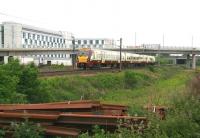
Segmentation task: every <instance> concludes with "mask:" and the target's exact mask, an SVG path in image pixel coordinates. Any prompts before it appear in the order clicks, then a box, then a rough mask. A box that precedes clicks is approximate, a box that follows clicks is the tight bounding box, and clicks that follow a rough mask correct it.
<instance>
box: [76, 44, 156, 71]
mask: <svg viewBox="0 0 200 138" xmlns="http://www.w3.org/2000/svg"><path fill="white" fill-rule="evenodd" d="M121 57H122V58H121V61H122V64H123V65H124V66H127V65H136V64H153V63H155V57H154V56H148V55H139V54H132V53H126V52H122V53H121ZM119 64H120V52H118V51H110V50H101V49H87V48H83V49H79V50H78V53H77V67H78V68H94V67H98V68H99V67H105V66H111V67H114V66H119Z"/></svg>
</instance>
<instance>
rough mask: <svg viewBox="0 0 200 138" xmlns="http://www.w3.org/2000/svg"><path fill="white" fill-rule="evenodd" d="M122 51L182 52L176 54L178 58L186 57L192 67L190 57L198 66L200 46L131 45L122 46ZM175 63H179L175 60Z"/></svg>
mask: <svg viewBox="0 0 200 138" xmlns="http://www.w3.org/2000/svg"><path fill="white" fill-rule="evenodd" d="M107 50H112V51H120V48H109V49H107ZM122 52H129V53H137V54H146V55H158V56H159V55H164V56H168V57H170V55H172V54H181V57H182V58H180V56H174V58H177V59H181V60H182V59H183V58H185V60H186V64H187V66H188V67H190V59H191V61H192V68H193V69H195V68H196V57H197V56H198V55H200V48H194V47H191V46H188V47H183V46H160V45H157V46H132V47H131V46H129V47H124V48H122ZM175 63H177V62H176V61H175Z"/></svg>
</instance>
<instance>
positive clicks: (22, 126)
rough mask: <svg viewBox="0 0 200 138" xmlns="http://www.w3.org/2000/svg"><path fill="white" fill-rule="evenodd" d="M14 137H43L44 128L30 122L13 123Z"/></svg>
mask: <svg viewBox="0 0 200 138" xmlns="http://www.w3.org/2000/svg"><path fill="white" fill-rule="evenodd" d="M11 128H12V129H13V130H14V133H13V138H43V137H44V136H43V130H42V128H41V127H40V126H39V125H36V124H33V123H31V122H28V121H27V120H26V121H25V122H22V123H19V124H18V123H12V124H11Z"/></svg>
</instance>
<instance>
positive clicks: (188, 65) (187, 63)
mask: <svg viewBox="0 0 200 138" xmlns="http://www.w3.org/2000/svg"><path fill="white" fill-rule="evenodd" d="M186 68H188V69H190V54H187V58H186Z"/></svg>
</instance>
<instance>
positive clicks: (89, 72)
mask: <svg viewBox="0 0 200 138" xmlns="http://www.w3.org/2000/svg"><path fill="white" fill-rule="evenodd" d="M101 72H119V69H111V68H103V69H93V70H80V69H76V70H63V71H41V72H39V77H50V76H63V75H76V74H80V75H93V74H97V73H101Z"/></svg>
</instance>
